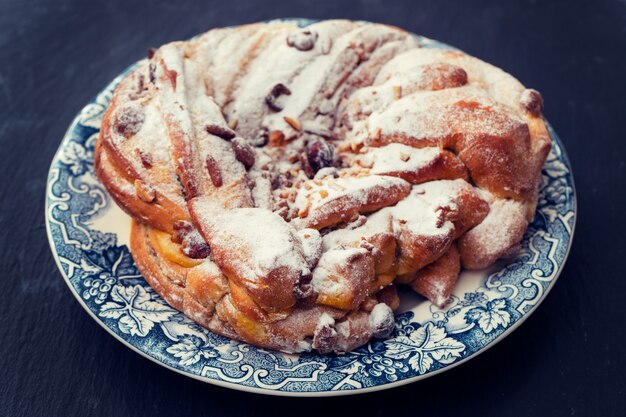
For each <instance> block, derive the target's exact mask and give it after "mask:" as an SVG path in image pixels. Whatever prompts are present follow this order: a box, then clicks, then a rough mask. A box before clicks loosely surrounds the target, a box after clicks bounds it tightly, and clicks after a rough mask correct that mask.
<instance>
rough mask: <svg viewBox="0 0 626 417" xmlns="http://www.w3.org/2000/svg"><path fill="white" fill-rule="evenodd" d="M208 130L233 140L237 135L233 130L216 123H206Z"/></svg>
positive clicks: (212, 133)
mask: <svg viewBox="0 0 626 417" xmlns="http://www.w3.org/2000/svg"><path fill="white" fill-rule="evenodd" d="M206 131H207V132H208V133H210V134H211V135H215V136H217V137H220V138H222V139H224V140H231V139H232V138H234V137H235V136H236V134H235V132H233V131H232V130H230V129H228V128H225V127H222V126H218V125H214V124H209V125H206Z"/></svg>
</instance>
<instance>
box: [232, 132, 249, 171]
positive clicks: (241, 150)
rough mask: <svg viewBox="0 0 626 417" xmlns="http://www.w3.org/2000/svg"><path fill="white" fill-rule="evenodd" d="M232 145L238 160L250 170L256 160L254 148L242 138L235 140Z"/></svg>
mask: <svg viewBox="0 0 626 417" xmlns="http://www.w3.org/2000/svg"><path fill="white" fill-rule="evenodd" d="M230 145H231V147H232V148H233V152H234V153H235V158H237V160H238V161H239V162H241V163H242V164H243V166H244V167H246V169H250V167H252V165H254V160H255V156H254V151H253V150H252V148H251V147H250V146H249V145H248V144H247V143H246V142H245V141H244V140H243V139H241V138H235V140H233V141H232V142H231V143H230Z"/></svg>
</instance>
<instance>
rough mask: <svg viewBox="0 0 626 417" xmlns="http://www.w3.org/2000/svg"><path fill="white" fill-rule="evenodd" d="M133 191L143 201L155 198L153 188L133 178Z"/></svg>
mask: <svg viewBox="0 0 626 417" xmlns="http://www.w3.org/2000/svg"><path fill="white" fill-rule="evenodd" d="M135 192H136V193H137V197H139V199H140V200H141V201H143V202H144V203H152V202H153V201H154V200H155V199H156V191H155V190H154V188H152V187H151V186H149V185H148V184H146V183H145V182H143V181H141V180H135Z"/></svg>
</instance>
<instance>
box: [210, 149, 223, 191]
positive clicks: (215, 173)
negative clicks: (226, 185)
mask: <svg viewBox="0 0 626 417" xmlns="http://www.w3.org/2000/svg"><path fill="white" fill-rule="evenodd" d="M206 167H207V170H208V171H209V176H210V177H211V182H212V183H213V185H214V186H216V187H221V186H222V170H221V169H220V167H219V165H218V164H217V162H216V161H215V159H213V157H212V156H211V155H207V157H206Z"/></svg>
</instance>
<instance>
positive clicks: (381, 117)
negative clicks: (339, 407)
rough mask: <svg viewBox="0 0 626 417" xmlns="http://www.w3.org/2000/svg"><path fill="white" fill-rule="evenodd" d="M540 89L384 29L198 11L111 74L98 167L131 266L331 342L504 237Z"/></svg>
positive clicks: (213, 302) (168, 290) (209, 302)
mask: <svg viewBox="0 0 626 417" xmlns="http://www.w3.org/2000/svg"><path fill="white" fill-rule="evenodd" d="M542 110H543V101H542V98H541V95H540V94H539V93H538V92H537V91H535V90H531V89H526V88H525V87H524V86H522V85H521V84H520V83H519V82H518V81H517V80H515V79H514V78H513V77H512V76H510V75H508V74H506V73H505V72H503V71H502V70H500V69H498V68H495V67H493V66H491V65H489V64H487V63H484V62H482V61H480V60H478V59H476V58H473V57H470V56H468V55H466V54H463V53H461V52H456V51H450V50H443V49H435V48H424V47H422V46H421V45H420V44H419V42H418V40H417V39H416V38H415V37H414V36H413V35H411V34H410V33H408V32H405V31H403V30H401V29H398V28H395V27H390V26H385V25H379V24H369V23H363V22H352V21H348V20H329V21H322V22H319V23H314V24H311V25H309V26H307V27H305V28H300V27H298V26H297V25H296V24H295V23H291V22H271V23H259V24H253V25H246V26H241V27H235V28H225V29H215V30H211V31H209V32H207V33H206V34H204V35H201V36H199V37H197V38H194V39H193V40H190V41H187V42H173V43H170V44H167V45H164V46H162V47H160V48H158V49H157V50H156V51H154V52H153V53H151V54H150V56H149V58H148V59H147V60H144V61H142V62H140V63H139V65H138V66H137V68H136V69H135V70H134V71H132V72H131V73H130V74H129V75H128V76H127V77H126V78H125V79H124V80H123V81H122V82H121V83H120V85H119V86H118V87H117V89H116V91H115V93H114V95H113V98H112V100H111V103H110V105H109V108H108V110H107V111H106V113H105V115H104V118H103V121H102V128H101V130H100V135H99V138H98V143H97V146H96V152H95V165H96V172H97V174H98V176H99V178H100V180H101V181H102V183H103V184H104V185H105V187H106V188H107V190H108V191H109V193H110V195H111V196H112V197H113V199H114V200H115V201H116V202H117V203H118V205H119V206H120V207H122V209H124V210H125V211H126V212H127V213H128V214H129V215H130V216H132V217H133V223H132V228H131V252H132V254H133V257H134V259H135V261H136V263H137V266H138V268H139V270H140V271H141V272H142V274H143V275H144V277H145V278H146V280H147V281H148V283H149V284H150V285H151V286H152V287H153V288H154V289H155V290H156V291H157V292H158V293H159V294H161V296H163V298H164V299H165V300H166V301H167V302H168V303H169V304H170V305H172V306H173V307H174V308H176V309H178V310H180V311H182V312H183V313H184V314H186V315H187V316H188V317H190V318H191V319H192V320H194V321H196V322H198V323H199V324H201V325H202V326H205V327H207V328H209V329H210V330H212V331H214V332H216V333H219V334H222V335H225V336H227V337H231V338H234V339H239V340H242V341H245V342H248V343H251V344H254V345H257V346H261V347H264V348H269V349H277V350H282V351H286V352H304V351H310V350H317V351H319V352H321V353H327V352H346V351H349V350H351V349H354V348H356V347H358V346H360V345H362V344H364V343H366V342H367V341H368V340H369V339H370V338H372V337H379V338H384V337H387V336H389V335H390V334H391V333H392V331H393V329H394V321H393V310H395V309H397V308H398V306H399V298H398V293H397V291H396V286H397V285H408V286H410V287H411V288H413V289H414V290H415V291H416V292H418V293H420V294H422V295H423V296H424V297H426V298H427V299H429V300H430V301H431V302H433V303H434V304H436V305H437V306H439V307H441V308H443V307H444V306H445V304H446V303H447V301H448V299H449V298H450V295H451V293H452V291H453V289H454V285H455V284H456V281H457V279H458V276H459V273H460V271H461V268H462V267H463V268H466V269H480V268H485V267H487V266H489V265H491V264H493V263H494V262H495V261H496V260H497V259H498V258H500V257H502V256H506V255H509V254H510V253H511V251H513V250H515V248H516V247H517V245H518V244H519V242H520V240H521V239H522V236H523V234H524V232H525V230H526V228H527V226H528V223H529V222H530V221H531V219H532V217H533V215H534V211H535V206H536V203H537V193H538V185H539V182H540V178H541V177H540V172H541V168H542V166H543V163H544V161H545V158H546V156H547V153H548V151H549V149H550V146H551V139H550V136H549V134H548V130H547V128H546V124H545V122H544V120H543V117H542Z"/></svg>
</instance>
